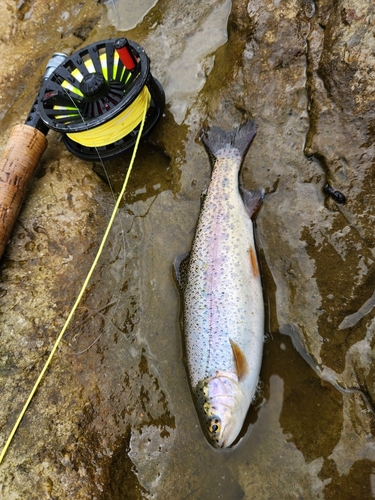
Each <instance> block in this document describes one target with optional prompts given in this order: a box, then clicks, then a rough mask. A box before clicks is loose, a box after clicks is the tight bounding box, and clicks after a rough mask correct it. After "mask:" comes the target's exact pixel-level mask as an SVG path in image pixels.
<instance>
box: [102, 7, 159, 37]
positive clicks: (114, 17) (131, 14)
mask: <svg viewBox="0 0 375 500" xmlns="http://www.w3.org/2000/svg"><path fill="white" fill-rule="evenodd" d="M104 3H105V4H106V5H107V7H108V18H109V21H110V22H111V23H112V24H113V25H114V26H115V27H116V29H117V30H119V31H128V30H131V29H133V28H135V27H136V26H137V25H138V24H139V23H140V22H141V21H142V19H143V18H144V17H145V16H146V14H147V13H148V12H149V11H150V10H151V9H152V8H153V7H155V5H156V4H157V3H158V0H138V1H136V2H134V1H133V0H107V1H106V2H104Z"/></svg>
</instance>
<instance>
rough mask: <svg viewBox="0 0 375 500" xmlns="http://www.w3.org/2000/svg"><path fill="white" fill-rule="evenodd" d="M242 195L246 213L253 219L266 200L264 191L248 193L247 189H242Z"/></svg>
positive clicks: (257, 190) (258, 190)
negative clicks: (264, 199)
mask: <svg viewBox="0 0 375 500" xmlns="http://www.w3.org/2000/svg"><path fill="white" fill-rule="evenodd" d="M241 195H242V201H243V204H244V205H245V209H246V212H247V214H248V216H249V217H250V218H251V217H252V216H253V215H254V214H255V212H256V211H257V210H258V208H259V207H260V205H261V204H262V201H263V198H264V189H256V190H254V191H248V190H247V189H244V188H243V187H241Z"/></svg>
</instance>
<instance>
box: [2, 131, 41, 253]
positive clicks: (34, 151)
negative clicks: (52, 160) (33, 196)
mask: <svg viewBox="0 0 375 500" xmlns="http://www.w3.org/2000/svg"><path fill="white" fill-rule="evenodd" d="M47 142H48V141H47V138H46V136H45V134H43V132H41V131H40V130H38V129H36V128H34V127H31V126H29V125H25V124H22V125H16V126H15V127H14V128H13V130H12V132H11V135H10V138H9V141H8V144H7V146H6V149H5V152H4V155H3V158H2V160H1V161H0V258H1V256H2V255H3V253H4V250H5V247H6V245H7V243H8V241H9V238H10V235H11V232H12V229H13V226H14V224H15V222H16V219H17V216H18V214H19V212H20V210H21V206H22V203H23V201H24V199H25V195H26V192H27V189H28V187H29V184H30V180H31V178H32V176H33V174H34V172H35V169H36V167H37V165H38V163H39V160H40V158H41V156H42V154H43V153H44V151H45V149H46V147H47Z"/></svg>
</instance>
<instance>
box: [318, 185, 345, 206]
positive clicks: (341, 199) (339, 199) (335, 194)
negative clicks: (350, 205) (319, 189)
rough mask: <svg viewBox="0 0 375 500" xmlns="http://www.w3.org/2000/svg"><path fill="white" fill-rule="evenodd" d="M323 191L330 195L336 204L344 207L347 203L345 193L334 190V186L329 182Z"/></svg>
mask: <svg viewBox="0 0 375 500" xmlns="http://www.w3.org/2000/svg"><path fill="white" fill-rule="evenodd" d="M323 191H324V192H325V194H328V196H330V197H331V198H332V199H333V200H334V201H335V202H336V203H340V204H341V205H343V204H344V203H345V202H346V197H345V195H344V194H343V193H341V192H340V191H337V190H335V189H333V187H332V186H330V185H329V184H328V182H327V184H326V185H325V186H324V188H323Z"/></svg>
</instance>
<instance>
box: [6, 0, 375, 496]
mask: <svg viewBox="0 0 375 500" xmlns="http://www.w3.org/2000/svg"><path fill="white" fill-rule="evenodd" d="M119 2H120V0H119ZM123 3H124V4H125V3H126V2H123ZM152 4H154V7H153V8H151V10H149V9H150V7H151V6H152ZM111 8H112V9H113V8H116V2H114V3H112V2H107V3H104V2H89V1H83V2H72V1H66V0H65V1H64V2H63V1H61V0H51V1H49V2H45V1H41V0H34V1H29V2H13V1H8V2H7V3H6V4H4V5H1V6H0V14H1V16H0V25H1V32H2V38H1V44H2V60H3V63H2V66H1V68H0V116H1V118H2V121H1V124H0V126H1V136H0V146H1V150H2V151H3V150H4V149H5V145H6V142H7V138H8V136H9V132H10V129H11V127H12V126H13V125H15V124H17V123H22V122H23V121H24V119H25V118H26V116H27V113H28V111H29V109H30V107H31V105H32V102H33V100H34V98H35V96H36V94H37V92H38V88H39V85H40V79H41V77H42V75H43V72H44V68H45V64H46V63H47V61H48V59H49V58H50V57H51V55H52V53H53V52H55V51H58V52H66V53H68V54H69V53H72V52H74V51H75V50H77V49H78V48H79V47H83V46H85V45H87V44H89V43H92V42H94V41H97V40H101V39H104V38H111V37H115V36H117V35H126V36H127V37H128V38H129V39H132V40H134V41H136V42H137V43H139V44H141V45H142V46H143V47H144V48H145V50H146V52H147V54H148V55H149V56H150V58H151V67H152V72H153V74H154V76H155V77H156V78H158V79H159V80H160V82H161V84H162V85H163V87H164V88H165V90H166V98H167V108H166V112H165V116H164V117H163V119H162V121H161V123H160V124H159V125H158V127H157V129H156V130H155V131H154V132H153V134H152V136H151V138H150V139H149V141H148V142H147V143H145V144H143V145H142V146H141V149H140V151H139V154H138V156H137V161H136V166H135V169H134V171H133V173H132V175H131V178H130V182H129V185H128V189H127V192H126V195H125V199H124V202H123V204H122V206H121V209H120V212H119V215H118V217H117V219H116V222H115V226H114V228H113V229H112V231H111V234H110V238H109V241H108V244H107V245H106V248H105V250H104V254H103V256H102V257H101V259H100V261H99V264H98V267H97V269H96V271H95V274H94V276H93V278H92V281H91V282H90V285H89V288H88V291H87V292H86V294H85V295H84V297H83V300H82V302H81V304H80V307H79V308H78V310H77V313H76V315H75V317H74V319H73V321H72V324H71V326H70V327H69V329H68V331H67V333H66V335H65V336H64V338H63V341H62V343H61V345H60V347H59V349H58V351H57V353H56V355H55V357H54V360H53V362H52V364H51V366H50V368H49V370H48V371H47V373H46V375H45V377H44V379H43V382H42V384H41V386H40V388H39V389H38V391H37V393H36V395H35V397H34V399H33V401H32V402H31V404H30V406H29V409H28V411H27V413H26V415H25V417H24V420H23V421H22V423H21V425H20V427H19V430H18V431H17V434H16V435H15V438H14V440H13V442H12V445H11V447H10V449H9V451H8V453H7V455H6V457H5V459H4V462H3V463H2V464H1V466H0V498H4V499H6V500H8V499H24V498H28V499H34V498H35V499H44V498H45V499H48V498H50V499H52V498H54V499H63V498H77V499H80V498H82V499H83V498H92V499H94V498H97V499H114V500H117V499H127V498H129V499H130V498H131V499H137V498H140V499H141V498H142V499H143V498H160V499H165V498H181V499H182V498H191V499H201V498H209V497H212V498H223V499H225V500H235V499H237V498H238V499H240V498H303V499H310V498H311V499H316V498H320V499H327V500H330V499H332V500H333V499H337V498H340V499H344V500H346V499H357V498H372V497H373V496H374V494H375V483H374V479H373V477H374V476H373V470H374V462H375V445H374V432H375V430H374V429H375V428H374V423H375V420H374V418H375V417H374V406H375V386H374V382H375V369H374V328H375V326H374V325H375V320H374V306H375V298H374V297H375V290H374V279H373V276H374V272H375V270H374V260H375V250H374V235H373V234H374V231H373V220H374V215H375V214H374V210H375V209H374V194H373V178H374V141H375V128H374V119H375V118H374V112H375V103H374V95H375V94H374V86H375V77H374V75H375V73H374V63H375V12H374V11H375V8H374V6H373V5H372V4H371V2H368V1H365V0H356V1H354V2H349V1H345V0H337V1H335V2H328V1H322V2H315V3H314V2H313V1H309V0H295V1H285V2H284V1H278V0H274V1H268V0H254V1H251V2H243V1H236V0H234V1H233V2H232V5H230V3H229V2H227V1H224V0H222V1H215V2H208V1H207V2H205V1H200V2H196V1H194V0H193V1H192V2H189V4H187V3H186V2H183V1H172V0H159V1H158V2H156V3H155V2H145V12H144V14H143V15H144V17H143V19H142V21H141V22H140V23H139V24H138V25H137V26H136V27H135V28H134V29H133V30H130V31H121V29H122V28H121V25H120V24H121V23H120V24H116V27H115V26H113V24H112V22H111V20H113V13H114V12H113V11H110V10H109V9H111ZM125 10H126V9H125ZM108 11H109V13H108ZM137 15H138V14H137ZM228 15H229V17H228ZM139 17H140V18H142V13H140V14H139ZM207 19H209V20H210V22H207ZM210 35H211V36H210ZM208 47H209V50H208V49H207V48H208ZM249 118H253V119H255V120H256V121H257V124H258V134H257V137H256V139H255V141H254V143H253V145H252V147H251V149H250V151H249V153H248V156H247V158H246V161H245V164H244V168H243V183H244V185H245V187H246V188H248V189H251V188H255V187H264V188H265V190H266V197H265V201H264V204H263V206H262V208H261V210H260V211H259V214H258V215H257V219H256V236H257V241H258V251H259V255H260V258H261V264H262V273H263V284H264V294H265V303H266V309H267V315H268V326H267V330H266V332H265V333H266V343H265V349H264V359H263V367H262V373H261V380H262V388H261V392H260V395H259V397H258V399H257V400H256V401H255V403H254V406H253V407H252V408H251V409H250V412H249V415H248V418H247V422H246V425H245V428H244V430H243V433H242V435H241V439H240V441H239V442H238V444H237V445H236V446H235V447H234V448H232V449H231V450H228V451H225V452H220V451H215V450H213V449H211V448H210V446H209V445H208V444H207V443H206V441H205V439H204V437H203V434H202V431H201V429H200V427H199V421H198V418H197V415H196V412H195V408H194V406H193V401H192V398H191V395H190V392H189V387H188V383H187V377H186V373H185V366H184V362H183V337H182V332H181V329H180V324H179V312H180V300H179V294H178V290H177V287H176V284H175V283H174V280H173V273H172V267H173V261H174V258H175V257H176V256H177V255H181V254H183V253H184V252H186V251H188V250H189V247H190V243H191V239H192V236H193V233H194V227H195V223H196V220H197V216H198V212H199V204H200V194H201V191H202V189H203V188H204V187H205V186H206V184H207V182H208V180H209V176H210V171H209V162H208V158H207V156H206V153H205V152H204V150H203V147H202V145H201V144H200V142H199V141H198V133H199V131H200V129H201V127H202V126H209V125H220V126H221V127H223V128H226V129H231V128H233V127H234V126H236V125H238V124H239V123H241V122H243V121H244V120H246V119H249ZM48 141H49V146H48V148H47V151H46V153H45V154H44V156H43V158H42V161H41V164H40V167H39V170H38V172H37V174H36V176H35V178H34V180H33V183H32V185H31V187H30V191H29V195H28V198H27V200H26V202H25V204H24V207H23V210H22V212H21V214H20V217H19V220H18V222H17V225H16V227H15V229H14V231H13V236H12V239H11V241H10V243H9V245H8V248H7V251H6V253H5V255H4V257H3V258H2V261H1V263H0V321H1V327H0V379H1V380H0V384H1V388H2V389H1V403H0V448H2V447H3V445H4V443H5V441H6V439H7V437H8V435H9V433H10V431H11V429H12V426H13V424H14V422H15V421H16V419H17V417H18V415H19V412H20V411H21V408H22V405H23V404H24V402H25V401H26V399H27V397H28V395H29V392H30V390H31V388H32V386H33V384H34V382H35V380H36V378H37V377H38V375H39V373H40V371H41V369H42V367H43V364H44V362H45V361H46V359H47V357H48V354H49V352H50V351H51V349H52V345H53V343H54V341H55V339H56V337H57V335H58V334H59V331H60V329H61V327H62V325H63V324H64V321H65V319H66V317H67V315H68V314H69V310H70V308H71V307H72V305H73V303H74V301H75V299H76V297H77V294H78V292H79V290H80V286H81V284H82V282H83V280H84V279H85V277H86V274H87V272H88V270H89V268H90V266H91V263H92V261H93V259H94V257H95V253H96V250H97V248H98V245H99V243H100V239H101V236H102V235H103V233H104V230H105V227H106V223H107V221H108V219H109V216H110V213H111V210H112V208H113V206H114V197H113V194H112V193H111V190H110V189H109V187H108V186H107V184H105V183H104V182H103V181H102V180H101V178H100V177H99V176H97V175H96V174H95V173H94V171H100V170H101V169H102V167H101V165H100V164H95V165H92V164H90V163H86V162H84V161H81V160H79V159H77V158H75V157H73V156H72V155H71V154H70V153H69V152H67V151H66V150H65V149H64V145H63V143H62V142H61V141H60V140H59V137H58V135H57V134H55V133H54V132H50V133H49V134H48ZM128 163H129V157H128V156H126V155H125V156H124V158H121V159H116V160H112V161H110V162H107V163H106V165H105V166H106V169H107V170H108V174H109V177H110V179H111V183H112V186H113V190H114V193H115V194H116V193H118V192H119V191H120V188H121V184H122V181H123V178H124V175H125V172H126V166H127V165H128ZM93 168H94V171H93ZM327 186H328V188H327ZM337 193H341V194H342V195H343V196H344V197H345V203H342V201H344V200H343V198H342V197H340V196H339V195H337Z"/></svg>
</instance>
